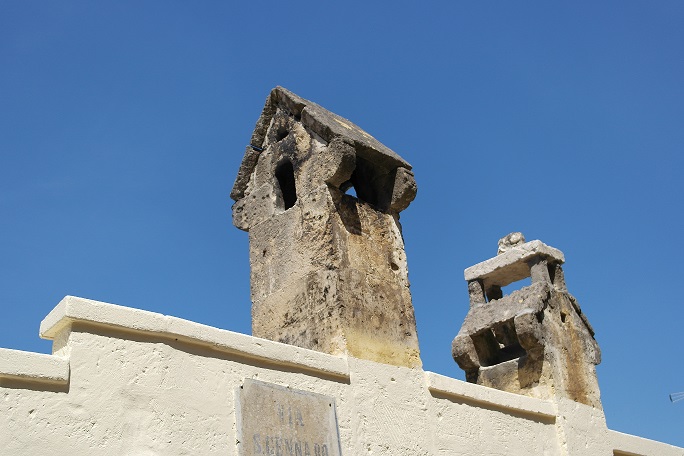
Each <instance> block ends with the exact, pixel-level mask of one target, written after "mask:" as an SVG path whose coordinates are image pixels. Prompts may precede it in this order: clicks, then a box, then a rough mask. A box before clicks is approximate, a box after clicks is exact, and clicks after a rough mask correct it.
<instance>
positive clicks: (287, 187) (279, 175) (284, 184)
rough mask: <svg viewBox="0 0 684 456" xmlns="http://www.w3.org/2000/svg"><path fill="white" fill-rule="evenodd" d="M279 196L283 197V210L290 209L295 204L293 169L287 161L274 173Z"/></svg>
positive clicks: (295, 188)
mask: <svg viewBox="0 0 684 456" xmlns="http://www.w3.org/2000/svg"><path fill="white" fill-rule="evenodd" d="M275 176H276V179H278V186H279V187H280V194H281V195H282V197H283V205H284V206H285V210H287V209H289V208H291V207H292V206H294V205H295V203H296V202H297V187H296V185H295V176H294V167H293V166H292V163H291V162H290V161H289V160H286V161H284V162H282V163H281V164H280V165H278V167H277V168H276V171H275Z"/></svg>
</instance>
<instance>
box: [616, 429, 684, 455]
mask: <svg viewBox="0 0 684 456" xmlns="http://www.w3.org/2000/svg"><path fill="white" fill-rule="evenodd" d="M608 432H609V433H610V437H611V441H612V442H611V443H612V446H613V454H614V455H615V456H633V455H641V454H653V455H656V454H657V455H658V456H684V448H679V447H676V446H672V445H668V444H667V443H662V442H656V441H654V440H649V439H645V438H643V437H637V436H634V435H629V434H623V433H622V432H617V431H613V430H609V431H608Z"/></svg>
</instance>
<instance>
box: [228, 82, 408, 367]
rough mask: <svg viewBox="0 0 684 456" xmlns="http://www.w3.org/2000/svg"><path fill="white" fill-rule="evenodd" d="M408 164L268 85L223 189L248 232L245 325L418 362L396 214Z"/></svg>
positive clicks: (328, 347)
mask: <svg viewBox="0 0 684 456" xmlns="http://www.w3.org/2000/svg"><path fill="white" fill-rule="evenodd" d="M410 170H411V166H410V165H409V164H408V163H407V162H406V161H405V160H404V159H402V158H401V157H399V156H398V155H397V154H396V153H394V152H393V151H391V150H390V149H388V148H387V147H385V146H384V145H382V144H380V143H379V142H378V141H377V140H376V139H375V138H373V137H372V136H370V135H369V134H368V133H366V132H365V131H363V130H361V129H360V128H359V127H357V126H356V125H354V124H353V123H351V122H349V121H348V120H346V119H343V118H342V117H340V116H337V115H336V114H333V113H331V112H329V111H327V110H326V109H324V108H322V107H320V106H318V105H316V104H315V103H312V102H310V101H308V100H305V99H303V98H300V97H298V96H297V95H295V94H293V93H292V92H289V91H288V90H286V89H284V88H282V87H277V88H275V89H273V91H271V93H270V95H269V96H268V98H267V100H266V105H265V106H264V110H263V112H262V114H261V117H260V118H259V120H258V121H257V124H256V128H255V130H254V133H253V134H252V139H251V144H250V145H249V146H248V147H247V149H246V151H245V155H244V158H243V160H242V164H241V166H240V170H239V172H238V175H237V178H236V180H235V185H234V186H233V190H232V192H231V197H232V198H233V199H234V200H235V204H234V205H233V223H234V224H235V226H236V227H238V228H240V229H242V230H245V231H248V232H249V248H250V265H251V295H252V333H253V335H254V336H257V337H262V338H266V339H271V340H275V341H279V342H284V343H287V344H292V345H297V346H299V347H304V348H310V349H313V350H318V351H322V352H325V353H330V354H347V355H349V356H352V357H356V358H362V359H368V360H372V361H377V362H381V363H386V364H393V365H398V366H408V367H415V366H420V365H421V361H420V352H419V349H418V338H417V335H416V324H415V317H414V313H413V305H412V304H411V294H410V292H409V281H408V269H407V265H406V254H405V252H404V243H403V239H402V235H401V226H400V224H399V212H401V211H402V210H404V209H406V207H408V205H409V204H410V203H411V201H412V200H413V199H414V198H415V195H416V184H415V181H414V178H413V173H412V172H411V171H410ZM352 187H353V189H354V191H355V194H356V196H353V194H352V193H351V192H350V191H349V190H350V189H351V188H352ZM348 193H349V194H348Z"/></svg>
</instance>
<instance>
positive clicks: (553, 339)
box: [452, 233, 601, 409]
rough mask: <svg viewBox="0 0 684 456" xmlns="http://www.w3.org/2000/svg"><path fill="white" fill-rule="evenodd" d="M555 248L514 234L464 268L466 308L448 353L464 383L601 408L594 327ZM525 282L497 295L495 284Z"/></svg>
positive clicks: (562, 256)
mask: <svg viewBox="0 0 684 456" xmlns="http://www.w3.org/2000/svg"><path fill="white" fill-rule="evenodd" d="M564 261H565V258H564V255H563V253H562V252H561V251H560V250H557V249H554V248H553V247H549V246H548V245H546V244H544V243H542V242H540V241H531V242H527V243H525V238H524V236H522V234H521V233H511V234H509V235H508V236H506V237H505V238H503V239H501V240H500V241H499V255H498V256H496V257H494V258H492V259H490V260H487V261H484V262H482V263H479V264H477V265H475V266H472V267H470V268H468V269H466V270H465V273H464V275H465V279H466V281H467V282H468V292H469V295H470V310H469V312H468V314H467V316H466V318H465V321H464V323H463V326H462V327H461V330H460V331H459V333H458V335H457V336H456V338H455V339H454V341H453V345H452V353H453V357H454V359H455V360H456V362H457V363H458V365H459V366H460V367H461V368H462V369H463V370H464V371H465V372H466V378H467V380H468V381H469V382H472V383H477V384H479V385H483V386H489V387H492V388H497V389H500V390H503V391H508V392H512V393H517V394H524V395H526V396H532V397H536V398H539V399H554V400H558V399H561V398H564V399H570V400H572V401H575V402H579V403H582V404H585V405H589V406H592V407H594V408H599V409H600V408H601V399H600V393H599V387H598V381H597V379H596V368H595V366H596V365H597V364H599V363H600V362H601V351H600V349H599V347H598V344H597V343H596V339H595V338H594V330H593V329H592V327H591V325H590V324H589V321H588V320H587V318H586V316H585V315H584V313H582V309H581V308H580V306H579V304H578V303H577V300H576V299H575V298H574V296H572V295H571V294H570V293H569V292H568V290H567V287H566V285H565V280H564V275H563V268H562V266H561V265H562V264H563V263H564ZM528 277H530V278H531V284H530V285H529V286H527V287H523V288H522V289H520V290H517V291H514V292H512V293H510V294H509V295H506V296H504V295H503V293H502V287H505V286H507V285H509V284H511V283H514V282H517V281H520V280H523V279H525V278H528Z"/></svg>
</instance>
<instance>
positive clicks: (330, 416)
mask: <svg viewBox="0 0 684 456" xmlns="http://www.w3.org/2000/svg"><path fill="white" fill-rule="evenodd" d="M236 403H237V410H236V414H237V425H238V430H237V432H238V454H239V455H241V456H253V455H272V456H340V455H341V450H340V435H339V431H338V428H337V414H336V412H335V399H334V398H332V397H328V396H324V395H322V394H315V393H309V392H306V391H300V390H295V389H291V388H286V387H283V386H278V385H272V384H270V383H264V382H261V381H258V380H252V379H246V380H245V383H244V384H243V385H242V386H241V387H240V388H239V390H238V397H237V402H236Z"/></svg>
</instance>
